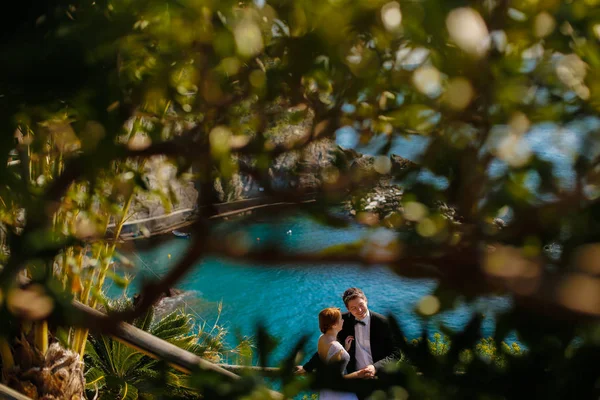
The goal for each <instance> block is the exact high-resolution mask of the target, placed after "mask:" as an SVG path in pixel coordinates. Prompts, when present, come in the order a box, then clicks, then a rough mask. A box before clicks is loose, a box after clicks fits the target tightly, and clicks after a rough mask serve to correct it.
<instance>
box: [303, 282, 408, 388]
mask: <svg viewBox="0 0 600 400" xmlns="http://www.w3.org/2000/svg"><path fill="white" fill-rule="evenodd" d="M342 299H343V300H344V304H345V305H346V308H347V309H348V312H347V313H344V314H342V319H343V320H344V326H343V328H342V330H341V331H340V333H339V334H338V337H337V339H338V341H339V342H340V343H342V344H343V343H345V341H346V338H348V337H350V338H351V339H350V340H351V346H350V350H349V351H348V353H349V354H350V362H349V363H348V366H347V368H346V369H347V373H351V372H354V371H359V370H363V371H364V372H365V376H366V377H374V376H375V375H376V374H377V373H378V372H379V371H381V369H382V368H383V366H384V365H385V364H386V363H387V362H390V361H393V360H394V359H396V358H397V354H396V351H397V348H396V346H395V342H394V339H393V335H392V331H391V329H390V324H389V321H388V319H387V318H386V317H384V316H383V315H381V314H378V313H376V312H373V311H370V310H369V308H368V302H367V297H366V296H365V294H364V293H363V291H362V290H360V289H358V288H350V289H348V290H346V291H345V292H344V294H343V295H342ZM320 363H321V360H320V359H319V355H318V354H317V353H315V355H313V356H312V358H311V359H310V361H308V362H307V363H306V364H304V365H303V366H301V367H298V368H297V372H299V373H302V372H304V371H306V372H311V371H313V370H314V369H316V368H318V366H319V364H320Z"/></svg>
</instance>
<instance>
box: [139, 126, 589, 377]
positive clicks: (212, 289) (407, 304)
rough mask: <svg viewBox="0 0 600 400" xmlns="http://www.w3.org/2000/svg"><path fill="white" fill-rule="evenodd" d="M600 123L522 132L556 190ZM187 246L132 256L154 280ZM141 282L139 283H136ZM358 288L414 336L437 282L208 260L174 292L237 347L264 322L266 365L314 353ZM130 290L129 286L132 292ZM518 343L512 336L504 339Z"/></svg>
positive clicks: (405, 149)
mask: <svg viewBox="0 0 600 400" xmlns="http://www.w3.org/2000/svg"><path fill="white" fill-rule="evenodd" d="M599 126H600V120H598V119H595V120H590V121H582V122H581V123H576V124H572V125H571V126H570V127H567V129H558V128H557V127H556V126H553V125H540V126H537V127H534V128H532V130H531V131H530V132H529V133H528V134H527V135H526V140H527V143H528V145H529V146H530V148H531V150H532V151H533V152H534V153H536V154H538V155H539V156H540V157H542V158H543V159H546V160H549V161H552V162H553V164H554V173H555V176H556V177H557V178H558V179H559V181H560V183H561V185H562V186H563V187H564V188H566V189H568V188H569V187H570V186H571V184H572V181H573V176H574V171H573V160H574V155H575V154H576V153H577V152H579V151H581V150H582V141H581V138H580V134H581V133H582V132H584V131H586V130H589V129H595V128H598V127H599ZM354 134H355V133H354V132H352V130H351V129H346V130H344V131H341V132H339V134H338V142H339V143H340V144H341V145H346V146H349V145H350V146H356V143H357V141H356V140H354V139H355V138H354V137H353V135H354ZM427 141H428V140H427V138H413V139H412V140H408V139H406V138H402V137H400V138H396V139H395V140H394V143H393V146H392V149H391V151H390V152H391V153H394V154H398V155H400V156H403V157H406V158H409V159H411V160H414V161H417V162H418V159H419V154H420V152H421V151H422V150H423V149H424V147H425V146H426V145H427ZM384 142H385V138H383V140H380V141H379V142H378V141H377V140H374V141H372V142H371V143H370V144H369V146H367V147H363V148H357V150H359V151H361V152H364V153H367V154H373V153H376V152H377V151H378V150H379V149H380V148H381V147H383V144H384ZM507 168H508V166H507V165H506V164H505V163H503V162H501V161H496V162H494V163H493V165H492V166H491V167H490V175H492V176H498V175H500V174H503V173H505V171H506V170H507ZM430 175H431V174H429V175H428V174H427V173H424V174H423V176H422V177H421V178H422V179H424V180H428V181H430V182H434V183H437V184H440V185H443V184H444V182H443V179H439V177H435V176H430ZM530 178H531V179H529V181H528V186H529V187H530V189H531V190H532V191H534V192H535V190H536V187H537V185H539V176H537V174H535V173H532V174H531V177H530ZM247 229H248V231H247V233H248V235H249V237H250V238H251V239H252V240H255V239H256V238H261V239H262V242H263V243H264V241H265V240H266V239H267V238H269V237H270V238H273V239H274V240H277V241H278V242H281V243H282V244H283V245H284V247H285V248H287V249H288V250H290V251H294V250H296V251H316V250H319V249H322V248H324V247H327V246H329V245H333V244H339V243H345V242H352V241H354V240H356V239H358V238H360V237H362V236H363V235H366V234H368V232H369V231H368V230H367V229H366V228H363V227H358V226H354V227H351V228H349V229H333V228H329V227H323V226H320V225H318V224H316V223H314V222H312V221H311V220H309V219H307V218H303V217H299V216H296V217H289V218H286V219H282V220H279V221H277V222H271V223H263V224H255V225H253V226H251V227H249V228H247ZM189 243H190V242H189V241H187V240H184V239H175V240H172V241H171V242H168V243H166V244H164V245H162V246H161V247H158V248H155V249H153V250H151V251H140V252H138V253H136V255H135V256H134V257H133V258H134V261H136V266H137V269H138V271H140V275H142V276H144V275H145V276H149V277H158V276H160V275H162V274H163V273H164V272H165V271H167V270H168V268H169V267H170V266H171V265H173V264H174V263H175V262H176V261H177V258H178V257H180V256H181V255H182V254H183V253H184V252H185V248H186V246H187V245H188V244H189ZM136 281H137V282H139V280H136ZM350 286H357V287H360V288H362V289H363V290H364V291H365V293H366V295H367V297H368V298H369V306H370V308H371V309H372V310H374V311H377V312H380V313H383V314H386V313H392V314H394V315H395V316H396V317H397V318H398V320H399V322H400V323H401V325H402V327H403V329H404V331H405V333H406V334H407V336H408V337H411V338H412V337H417V336H419V335H420V333H421V331H422V329H423V327H424V326H425V324H426V323H425V321H423V320H421V319H420V318H419V317H418V316H417V315H416V314H415V313H414V311H413V310H414V308H415V305H416V304H417V302H418V301H419V299H420V298H421V297H422V296H424V295H426V294H428V293H431V291H432V290H433V289H434V288H435V282H432V281H426V280H408V279H403V278H401V277H398V276H396V275H395V274H394V273H392V272H390V271H389V270H387V269H386V268H385V267H377V268H363V267H360V266H356V265H328V266H327V267H325V266H321V267H301V266H295V265H285V266H284V265H281V266H270V267H263V266H260V265H241V264H239V263H234V262H229V261H227V260H219V259H214V258H213V259H206V260H204V261H202V262H200V263H199V264H198V265H196V266H195V267H194V268H193V269H192V271H191V272H190V273H189V275H188V276H187V277H186V278H185V279H183V281H182V282H181V283H180V284H179V286H178V287H179V288H180V289H184V290H187V291H193V292H195V293H196V294H197V295H198V296H199V297H201V298H202V299H204V300H203V302H201V303H194V304H193V305H192V306H191V308H192V309H193V310H195V312H197V315H198V320H199V321H206V323H207V324H209V325H210V324H212V323H214V322H215V321H216V319H217V315H218V314H219V313H218V311H217V310H218V307H217V304H218V303H219V302H222V307H223V308H222V311H221V313H220V316H219V318H220V319H219V323H220V324H223V325H225V326H226V327H227V328H228V329H229V334H228V336H227V341H228V342H229V344H232V345H233V344H235V343H236V340H237V339H236V337H237V336H236V335H252V334H253V333H254V332H255V327H256V325H257V324H258V323H263V324H264V325H265V326H266V327H267V329H268V331H269V332H270V333H271V334H273V335H275V336H276V337H277V338H278V339H279V345H278V347H277V348H276V349H275V351H274V353H273V356H272V359H271V362H270V364H271V365H276V364H277V362H278V361H279V360H281V359H282V357H284V356H285V355H286V354H288V353H289V351H290V350H291V348H292V347H293V346H294V344H295V343H296V341H297V340H298V339H299V338H300V336H301V335H303V334H308V335H310V340H309V344H308V347H307V353H308V354H312V353H313V352H314V350H315V348H316V341H317V338H318V335H319V332H318V323H317V314H318V312H319V310H321V309H322V308H324V307H329V306H337V307H341V308H342V309H343V303H342V301H341V299H340V296H341V294H342V292H343V291H344V290H345V289H346V288H348V287H350ZM133 293H135V285H134V287H133V288H132V289H131V294H133ZM509 306H510V301H509V300H508V299H506V298H486V299H481V300H479V301H478V302H477V303H475V304H472V305H470V306H469V307H467V306H466V305H464V304H462V305H459V306H458V307H457V308H456V309H455V310H454V311H452V312H446V313H444V314H442V315H440V316H438V317H436V318H434V319H433V320H432V321H430V322H429V326H430V328H431V329H432V330H434V329H435V326H436V325H437V324H440V323H443V324H445V325H446V326H449V327H452V328H456V329H458V328H460V327H461V326H463V325H464V324H465V323H466V322H467V320H468V319H469V317H470V313H471V312H472V311H475V310H476V311H481V312H483V313H485V314H486V315H487V318H486V319H485V321H484V325H483V331H484V332H483V333H484V334H485V335H490V334H492V333H493V330H494V325H493V320H492V319H491V316H492V315H493V313H495V312H497V311H499V310H502V309H505V308H507V307H509ZM514 339H516V338H515V337H514V336H512V337H510V340H514Z"/></svg>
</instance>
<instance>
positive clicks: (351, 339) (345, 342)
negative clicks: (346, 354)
mask: <svg viewBox="0 0 600 400" xmlns="http://www.w3.org/2000/svg"><path fill="white" fill-rule="evenodd" d="M353 340H354V336H348V337H347V338H346V340H345V341H344V347H345V348H346V351H349V350H350V346H351V345H352V341H353Z"/></svg>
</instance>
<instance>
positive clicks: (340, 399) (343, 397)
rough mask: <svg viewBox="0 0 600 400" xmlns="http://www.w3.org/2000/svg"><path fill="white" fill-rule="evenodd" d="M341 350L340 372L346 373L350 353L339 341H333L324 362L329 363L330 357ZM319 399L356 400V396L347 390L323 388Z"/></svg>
mask: <svg viewBox="0 0 600 400" xmlns="http://www.w3.org/2000/svg"><path fill="white" fill-rule="evenodd" d="M340 350H341V351H342V358H341V361H342V374H345V373H346V366H347V365H348V363H349V362H350V354H348V352H347V351H346V349H344V346H342V345H341V344H340V342H336V341H333V342H331V345H330V346H329V350H328V351H327V359H326V360H325V362H326V363H329V360H331V357H333V356H334V355H336V354H337V353H339V352H340ZM319 400H358V397H356V395H355V394H354V393H347V392H335V391H333V390H326V389H323V390H321V391H320V392H319Z"/></svg>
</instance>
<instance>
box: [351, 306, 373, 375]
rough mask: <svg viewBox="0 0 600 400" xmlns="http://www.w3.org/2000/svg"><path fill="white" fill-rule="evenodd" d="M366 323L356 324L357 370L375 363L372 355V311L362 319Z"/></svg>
mask: <svg viewBox="0 0 600 400" xmlns="http://www.w3.org/2000/svg"><path fill="white" fill-rule="evenodd" d="M359 321H362V322H364V323H365V325H363V324H358V323H357V324H356V325H354V341H355V342H356V351H355V354H354V356H355V357H356V370H359V369H363V368H364V367H366V366H367V365H371V364H373V356H372V355H371V313H370V311H367V316H366V317H364V318H363V319H362V320H359Z"/></svg>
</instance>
